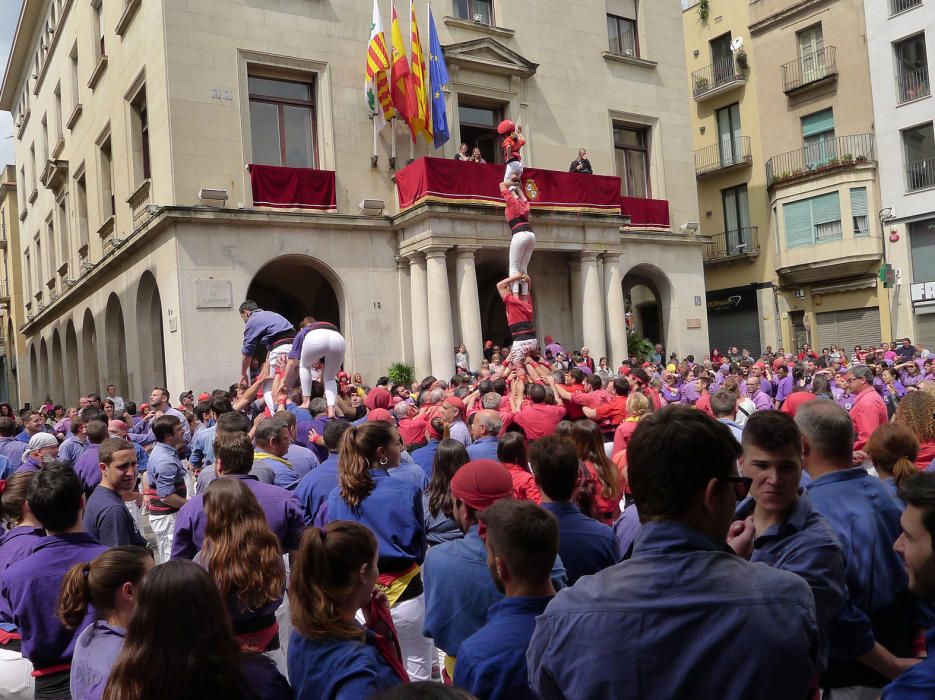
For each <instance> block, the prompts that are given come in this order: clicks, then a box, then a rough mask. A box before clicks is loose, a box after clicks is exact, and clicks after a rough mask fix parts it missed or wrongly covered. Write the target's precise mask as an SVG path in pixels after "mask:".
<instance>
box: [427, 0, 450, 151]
mask: <svg viewBox="0 0 935 700" xmlns="http://www.w3.org/2000/svg"><path fill="white" fill-rule="evenodd" d="M429 76H430V78H431V87H432V138H433V139H434V140H435V148H439V147H440V146H442V145H443V144H444V143H445V142H447V141H448V139H449V138H451V134H449V133H448V112H447V111H446V109H445V95H444V93H442V88H443V87H445V85H447V84H448V66H446V65H445V55H444V54H443V53H442V45H441V43H440V42H439V41H438V30H437V29H436V28H435V18H434V17H432V7H431V5H430V6H429Z"/></svg>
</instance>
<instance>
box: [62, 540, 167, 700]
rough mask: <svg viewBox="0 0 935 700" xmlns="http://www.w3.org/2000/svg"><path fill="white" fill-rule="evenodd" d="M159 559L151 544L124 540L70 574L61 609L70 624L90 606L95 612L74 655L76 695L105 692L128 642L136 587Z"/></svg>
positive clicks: (90, 697)
mask: <svg viewBox="0 0 935 700" xmlns="http://www.w3.org/2000/svg"><path fill="white" fill-rule="evenodd" d="M154 565H155V562H153V555H152V554H151V553H150V552H149V550H147V549H145V548H144V547H136V546H131V545H123V546H120V547H114V548H112V549H108V550H107V551H106V552H104V553H103V554H100V555H98V556H97V557H96V558H95V559H93V560H91V561H90V562H87V563H82V562H78V563H77V564H75V565H74V566H73V567H71V569H70V570H69V572H68V573H67V574H66V575H65V580H64V581H63V582H62V595H61V598H60V600H59V613H58V614H59V617H60V618H61V620H62V622H63V623H64V624H65V626H66V627H68V628H74V627H76V626H78V625H80V624H81V622H82V621H83V620H84V619H85V618H86V617H87V615H88V612H89V611H92V610H93V613H94V622H92V623H91V624H90V625H88V626H87V627H85V628H84V631H83V632H82V633H81V634H79V635H78V639H77V641H76V642H75V652H74V655H73V656H72V660H71V679H70V683H69V685H70V689H71V697H73V698H75V700H79V698H80V700H101V697H102V696H103V695H104V686H106V685H107V679H108V678H109V677H110V672H111V669H112V668H113V666H114V662H115V661H116V660H117V656H119V654H120V650H121V649H122V648H123V638H124V637H125V636H126V633H127V624H128V623H129V622H130V616H131V615H132V613H133V607H134V603H135V599H136V593H137V591H138V590H139V587H140V585H141V584H142V582H143V577H144V576H146V574H147V573H149V571H150V569H152V568H153V566H154Z"/></svg>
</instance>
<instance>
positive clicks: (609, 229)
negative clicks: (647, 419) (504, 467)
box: [0, 0, 707, 401]
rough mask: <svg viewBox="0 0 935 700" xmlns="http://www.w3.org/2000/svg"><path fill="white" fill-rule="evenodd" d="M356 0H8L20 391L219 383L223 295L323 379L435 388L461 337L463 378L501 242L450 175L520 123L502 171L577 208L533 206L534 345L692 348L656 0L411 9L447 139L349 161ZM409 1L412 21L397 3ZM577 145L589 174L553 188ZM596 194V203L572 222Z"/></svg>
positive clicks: (480, 179)
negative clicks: (305, 340) (439, 48)
mask: <svg viewBox="0 0 935 700" xmlns="http://www.w3.org/2000/svg"><path fill="white" fill-rule="evenodd" d="M399 5H400V7H399V8H398V9H399V11H400V14H401V16H402V26H403V33H404V34H405V35H406V36H407V38H408V34H409V31H408V28H409V22H408V17H407V15H408V12H407V8H405V7H404V3H399ZM371 9H372V3H371V2H370V1H369V0H337V1H336V2H332V3H310V2H307V1H306V0H217V1H215V2H205V3H191V2H187V0H158V1H156V2H142V1H141V0H126V1H125V2H114V3H111V2H103V1H102V0H26V2H25V3H24V6H23V9H22V13H21V16H20V18H19V24H18V28H17V32H16V36H15V39H14V44H13V49H12V54H11V57H10V68H9V71H8V73H7V76H6V78H5V80H4V83H3V85H2V87H0V107H2V108H4V109H10V110H12V111H13V114H14V120H15V124H16V125H17V126H16V159H17V165H16V167H17V169H18V171H17V173H18V198H19V218H20V228H21V231H22V232H23V251H22V255H23V270H24V278H25V287H26V294H27V297H28V298H27V301H26V304H25V308H24V313H25V320H24V326H23V332H24V334H25V340H26V347H25V351H24V353H25V354H24V357H23V360H22V362H23V364H24V365H26V366H27V368H28V372H27V373H23V372H20V377H21V380H22V379H23V377H24V374H28V376H29V380H28V382H26V383H25V384H21V388H22V389H23V395H24V396H34V395H39V394H45V393H46V392H49V393H51V394H52V398H53V399H55V400H68V401H71V400H74V397H76V396H77V395H78V394H79V393H80V392H85V391H90V390H92V389H97V388H99V387H101V386H103V385H105V384H107V383H114V384H117V385H118V387H119V389H120V391H121V392H122V394H123V395H124V396H127V395H130V396H139V395H140V394H141V393H142V392H144V391H148V389H149V387H151V386H153V385H154V384H163V385H167V386H168V387H169V388H170V389H171V391H172V392H173V393H176V392H178V391H180V390H182V389H187V388H192V387H210V386H225V385H227V384H229V383H230V382H231V381H234V380H235V379H236V378H237V376H239V371H240V370H239V364H240V358H239V351H238V350H237V348H239V346H240V338H241V333H242V326H241V324H240V320H239V318H238V316H237V313H236V308H237V306H238V304H239V302H240V301H241V300H242V299H244V298H246V297H251V298H254V299H255V300H256V301H257V302H258V303H259V304H261V305H262V306H264V307H265V308H270V309H273V310H277V311H279V312H281V313H283V314H284V315H286V316H287V317H288V318H290V319H291V320H293V321H294V322H298V321H299V320H300V319H301V318H302V317H303V316H305V315H309V314H311V315H314V316H316V317H317V318H321V319H324V320H328V321H331V322H333V323H336V324H338V325H339V327H340V328H341V330H342V332H343V333H344V334H345V336H346V337H347V339H348V354H347V361H346V366H347V369H348V370H353V371H361V372H363V373H364V374H365V375H367V376H371V377H374V376H378V375H379V374H382V373H384V371H385V369H386V367H387V366H388V364H389V363H390V362H393V361H396V360H400V359H402V360H405V361H408V362H410V363H412V364H413V365H414V366H415V368H416V371H417V373H418V374H419V375H425V374H428V373H430V372H431V373H434V374H436V375H438V376H447V375H449V374H450V373H451V372H452V371H453V369H454V366H453V354H452V349H453V347H454V346H455V345H456V344H458V343H462V342H463V343H465V344H466V345H467V346H468V351H469V353H470V356H471V357H472V358H474V359H475V363H477V362H478V358H480V357H481V347H482V343H483V341H484V340H486V339H492V340H494V342H497V343H499V342H502V341H503V339H504V336H505V335H506V327H505V318H504V315H503V309H502V306H501V305H500V300H499V296H498V295H497V293H496V290H495V284H496V282H497V281H498V280H499V279H501V278H502V277H503V276H505V274H506V269H507V251H508V247H509V233H508V229H507V227H506V226H505V223H504V220H503V214H502V209H501V208H498V207H496V206H494V205H493V204H494V203H493V202H492V201H491V198H490V197H487V198H486V199H484V198H483V197H480V198H478V197H467V196H465V194H464V192H456V191H450V190H451V189H452V188H454V189H457V188H456V187H454V186H453V185H452V184H451V182H453V181H455V180H458V182H460V180H459V178H458V177H456V175H459V174H463V173H467V172H468V171H463V173H455V174H454V175H452V173H451V167H452V164H453V161H452V160H451V159H452V157H453V155H454V153H455V152H456V150H457V147H458V146H459V145H460V143H461V142H462V141H464V142H467V143H469V144H470V145H472V146H473V145H476V146H478V147H479V148H480V149H481V151H482V152H483V153H484V156H485V158H486V159H487V160H488V161H490V162H497V161H498V159H502V156H501V155H500V150H499V148H497V147H496V145H497V143H496V142H497V136H496V125H497V124H498V123H499V121H500V120H501V119H503V118H510V119H513V120H515V121H517V122H519V123H521V124H523V125H524V126H525V135H526V138H527V144H526V146H525V148H524V161H525V164H526V166H527V168H529V169H531V168H537V169H539V170H538V173H539V174H538V175H536V176H535V179H536V180H538V181H539V182H540V183H542V185H541V186H542V187H547V184H546V183H548V182H555V183H565V184H558V185H554V186H553V190H554V191H556V192H557V193H558V194H557V199H559V200H561V199H562V197H561V196H558V195H566V200H567V190H568V189H571V190H576V189H578V190H581V191H582V192H583V193H584V194H580V196H579V199H581V201H580V202H579V203H580V204H581V206H577V204H576V201H574V200H573V201H570V202H569V201H566V200H563V201H557V202H555V204H556V206H554V207H553V206H542V207H541V208H538V209H536V210H535V215H534V225H535V229H536V234H537V239H538V240H537V249H536V253H535V255H534V257H533V261H532V267H531V269H530V274H531V275H532V277H533V280H534V284H535V288H536V313H537V319H536V320H537V326H538V329H539V332H540V336H541V335H545V334H549V335H552V336H554V337H555V338H556V339H559V340H560V341H561V342H564V343H565V344H566V345H567V346H572V347H576V346H580V345H582V344H584V345H588V346H589V347H590V349H591V354H592V355H594V356H603V355H606V356H608V357H610V358H611V359H612V361H615V362H619V361H620V360H621V359H623V358H624V357H625V355H626V353H627V333H626V328H627V323H628V322H629V323H630V324H632V325H633V326H635V328H636V329H638V331H639V332H641V333H642V334H644V335H646V336H647V337H650V338H651V339H653V340H658V341H661V342H663V343H664V344H665V345H666V346H667V348H668V349H669V350H670V351H673V352H678V353H680V354H685V353H689V352H694V353H695V354H696V355H700V354H703V352H704V350H705V348H706V347H707V324H706V316H705V309H704V306H703V301H702V300H703V298H704V284H703V276H702V241H701V240H700V239H698V238H697V237H695V236H694V235H693V234H692V231H693V229H694V228H697V227H695V226H693V225H692V222H695V221H697V220H698V209H697V196H696V190H695V183H694V179H693V177H692V172H691V167H690V166H691V159H692V153H691V138H690V131H689V129H690V117H689V115H688V112H687V105H688V104H689V95H688V91H687V86H686V82H685V78H684V76H685V63H684V59H683V55H684V53H683V51H682V46H681V43H680V39H679V37H680V36H681V35H680V32H679V22H680V15H679V6H678V4H677V2H676V0H666V1H665V2H658V1H654V2H648V0H639V1H637V0H586V1H585V2H580V3H575V4H574V5H573V6H572V5H569V4H568V3H566V2H563V1H562V0H548V1H547V2H544V3H540V4H539V6H538V7H537V8H536V11H535V12H529V11H528V8H525V7H522V6H519V5H518V4H516V3H509V2H506V1H505V0H452V1H451V2H449V0H443V1H442V2H436V3H435V4H434V5H433V13H434V16H435V20H436V22H437V24H438V31H439V35H440V40H441V43H442V45H443V55H444V58H445V60H446V62H447V65H448V69H449V73H450V78H451V79H450V83H449V84H448V85H447V86H446V87H444V89H443V94H444V97H445V100H446V104H447V115H448V121H449V125H450V130H451V140H450V141H449V142H448V143H447V144H445V145H444V146H443V147H442V148H440V149H437V150H436V149H434V148H431V147H429V146H427V145H425V144H424V143H422V142H420V143H419V144H417V145H416V146H415V147H412V148H411V147H410V146H409V142H408V140H407V136H406V134H405V133H404V131H405V130H404V129H403V128H402V126H400V125H396V126H395V127H393V126H388V127H386V128H385V129H383V130H382V131H381V132H380V133H379V135H378V138H377V139H376V141H377V142H376V144H375V145H374V136H373V133H374V132H373V124H372V122H371V120H370V119H369V115H368V110H367V109H366V107H365V102H364V97H363V89H362V87H363V86H362V83H363V77H364V74H363V71H364V66H365V49H366V43H367V38H368V36H369V26H370V17H371ZM381 9H382V12H383V15H384V18H385V19H384V26H385V27H386V29H387V37H389V21H388V15H389V6H388V2H386V1H385V0H381ZM415 9H416V12H417V16H418V17H419V18H420V19H419V21H420V23H422V22H425V19H424V18H425V17H426V10H427V8H426V4H425V2H424V1H423V0H418V1H417V2H416V3H415ZM421 31H422V41H423V45H427V27H426V26H425V25H424V24H423V25H422V27H421ZM407 44H408V41H407ZM394 128H395V129H396V135H395V141H396V149H397V150H394V146H393V144H392V141H393V129H394ZM579 148H586V149H588V155H589V158H590V160H591V163H592V164H593V166H594V171H595V173H597V175H594V176H587V175H569V174H568V173H567V170H568V168H569V165H568V164H569V162H570V161H572V160H573V159H574V158H575V156H576V154H577V151H578V149H579ZM410 149H411V150H410ZM394 154H395V155H396V158H395V160H392V159H391V156H392V155H394ZM374 156H376V157H374ZM410 156H411V157H412V159H414V162H413V163H411V164H409V165H408V168H410V169H419V172H420V173H423V174H424V178H423V179H422V180H420V182H423V186H422V189H418V187H417V190H418V191H415V192H414V193H413V192H409V193H408V194H407V196H406V197H405V198H402V197H400V196H399V192H400V191H401V190H400V188H402V187H403V184H404V182H403V181H406V182H411V181H412V180H417V179H418V178H413V177H407V175H406V173H407V172H409V173H412V172H413V170H408V171H407V170H406V166H407V163H408V161H409V160H410ZM258 166H269V167H268V168H267V169H265V170H264V168H263V167H258ZM464 167H468V166H466V165H465V166H464ZM472 167H475V168H487V170H476V171H470V172H471V173H472V176H471V178H467V179H470V180H474V181H476V183H475V184H474V185H465V186H466V187H468V189H470V187H472V186H473V187H477V188H479V189H483V190H484V191H485V192H488V191H491V188H492V192H493V193H494V195H495V194H496V182H497V181H498V180H499V178H500V177H502V171H501V170H499V169H498V168H496V167H495V166H493V165H488V166H476V165H473V164H472ZM554 171H561V172H554ZM271 172H272V173H273V177H279V176H280V175H282V176H284V177H287V178H293V179H294V178H299V179H301V180H302V181H303V182H306V183H308V182H311V183H313V185H314V186H313V189H315V187H319V186H320V187H319V189H318V190H316V192H315V193H313V194H312V195H308V194H307V193H306V194H304V195H301V196H302V197H305V199H303V200H302V201H298V202H296V201H291V202H290V201H288V200H286V201H285V202H283V201H280V202H278V203H276V202H271V201H269V200H268V197H267V196H266V192H267V190H266V189H263V188H266V187H272V185H270V183H269V182H262V183H261V182H260V181H259V180H258V178H259V177H260V176H261V174H262V173H266V175H267V176H268V175H269V173H271ZM480 173H485V174H484V175H483V176H481V175H480ZM486 173H489V174H486ZM475 174H476V177H475ZM588 177H593V178H594V179H593V180H582V179H581V178H588ZM562 178H564V179H562ZM569 178H571V179H569ZM608 178H609V179H608ZM461 179H464V178H461ZM426 183H428V184H426ZM446 183H447V184H446ZM568 183H570V184H571V186H570V188H569V187H566V185H568ZM533 184H535V183H533ZM435 185H437V187H436V186H435ZM458 186H459V187H460V185H458ZM608 186H610V187H611V189H612V190H613V191H612V192H609V193H608V192H607V188H608ZM446 188H449V189H447V190H446ZM261 189H263V191H262V193H261V192H260V190H261ZM273 189H274V190H275V187H273ZM527 191H532V192H535V191H536V187H535V186H533V185H529V183H527ZM597 192H600V193H602V196H603V197H604V200H603V201H605V204H606V201H608V200H607V198H608V197H610V199H612V202H611V206H610V207H605V208H603V209H602V208H600V207H598V208H596V209H595V208H594V207H590V206H586V205H587V204H588V202H589V201H590V199H591V197H590V195H589V193H597ZM274 194H276V192H275V191H274ZM280 194H281V192H280ZM409 195H412V196H409ZM485 196H486V195H485ZM316 197H319V198H320V201H318V200H316ZM365 200H366V201H365ZM618 202H619V207H618V206H617V203H618ZM290 204H291V205H295V206H285V205H290ZM361 204H366V205H367V206H366V207H364V208H363V209H362V208H361ZM542 204H543V205H545V204H546V202H542ZM613 209H616V210H615V211H614V210H613ZM628 313H629V316H628V315H627V314H628Z"/></svg>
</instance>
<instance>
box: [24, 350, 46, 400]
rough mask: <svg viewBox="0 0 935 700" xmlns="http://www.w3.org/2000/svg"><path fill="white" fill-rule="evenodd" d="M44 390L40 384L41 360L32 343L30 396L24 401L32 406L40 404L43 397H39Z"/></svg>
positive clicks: (30, 353)
mask: <svg viewBox="0 0 935 700" xmlns="http://www.w3.org/2000/svg"><path fill="white" fill-rule="evenodd" d="M41 392H42V387H41V386H39V360H38V358H37V357H36V346H35V345H32V344H30V346H29V396H27V397H25V398H26V401H25V402H24V403H29V404H30V405H31V406H39V405H40V403H41V401H42V399H39V398H37V397H38V396H39V394H40V393H41Z"/></svg>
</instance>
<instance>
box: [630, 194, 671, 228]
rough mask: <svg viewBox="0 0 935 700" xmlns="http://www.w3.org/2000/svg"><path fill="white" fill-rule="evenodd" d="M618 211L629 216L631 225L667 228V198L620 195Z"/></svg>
mask: <svg viewBox="0 0 935 700" xmlns="http://www.w3.org/2000/svg"><path fill="white" fill-rule="evenodd" d="M620 211H622V212H623V213H624V214H626V215H628V216H629V217H630V223H631V224H632V225H633V226H652V227H654V228H669V200H667V199H641V198H640V197H620Z"/></svg>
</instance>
